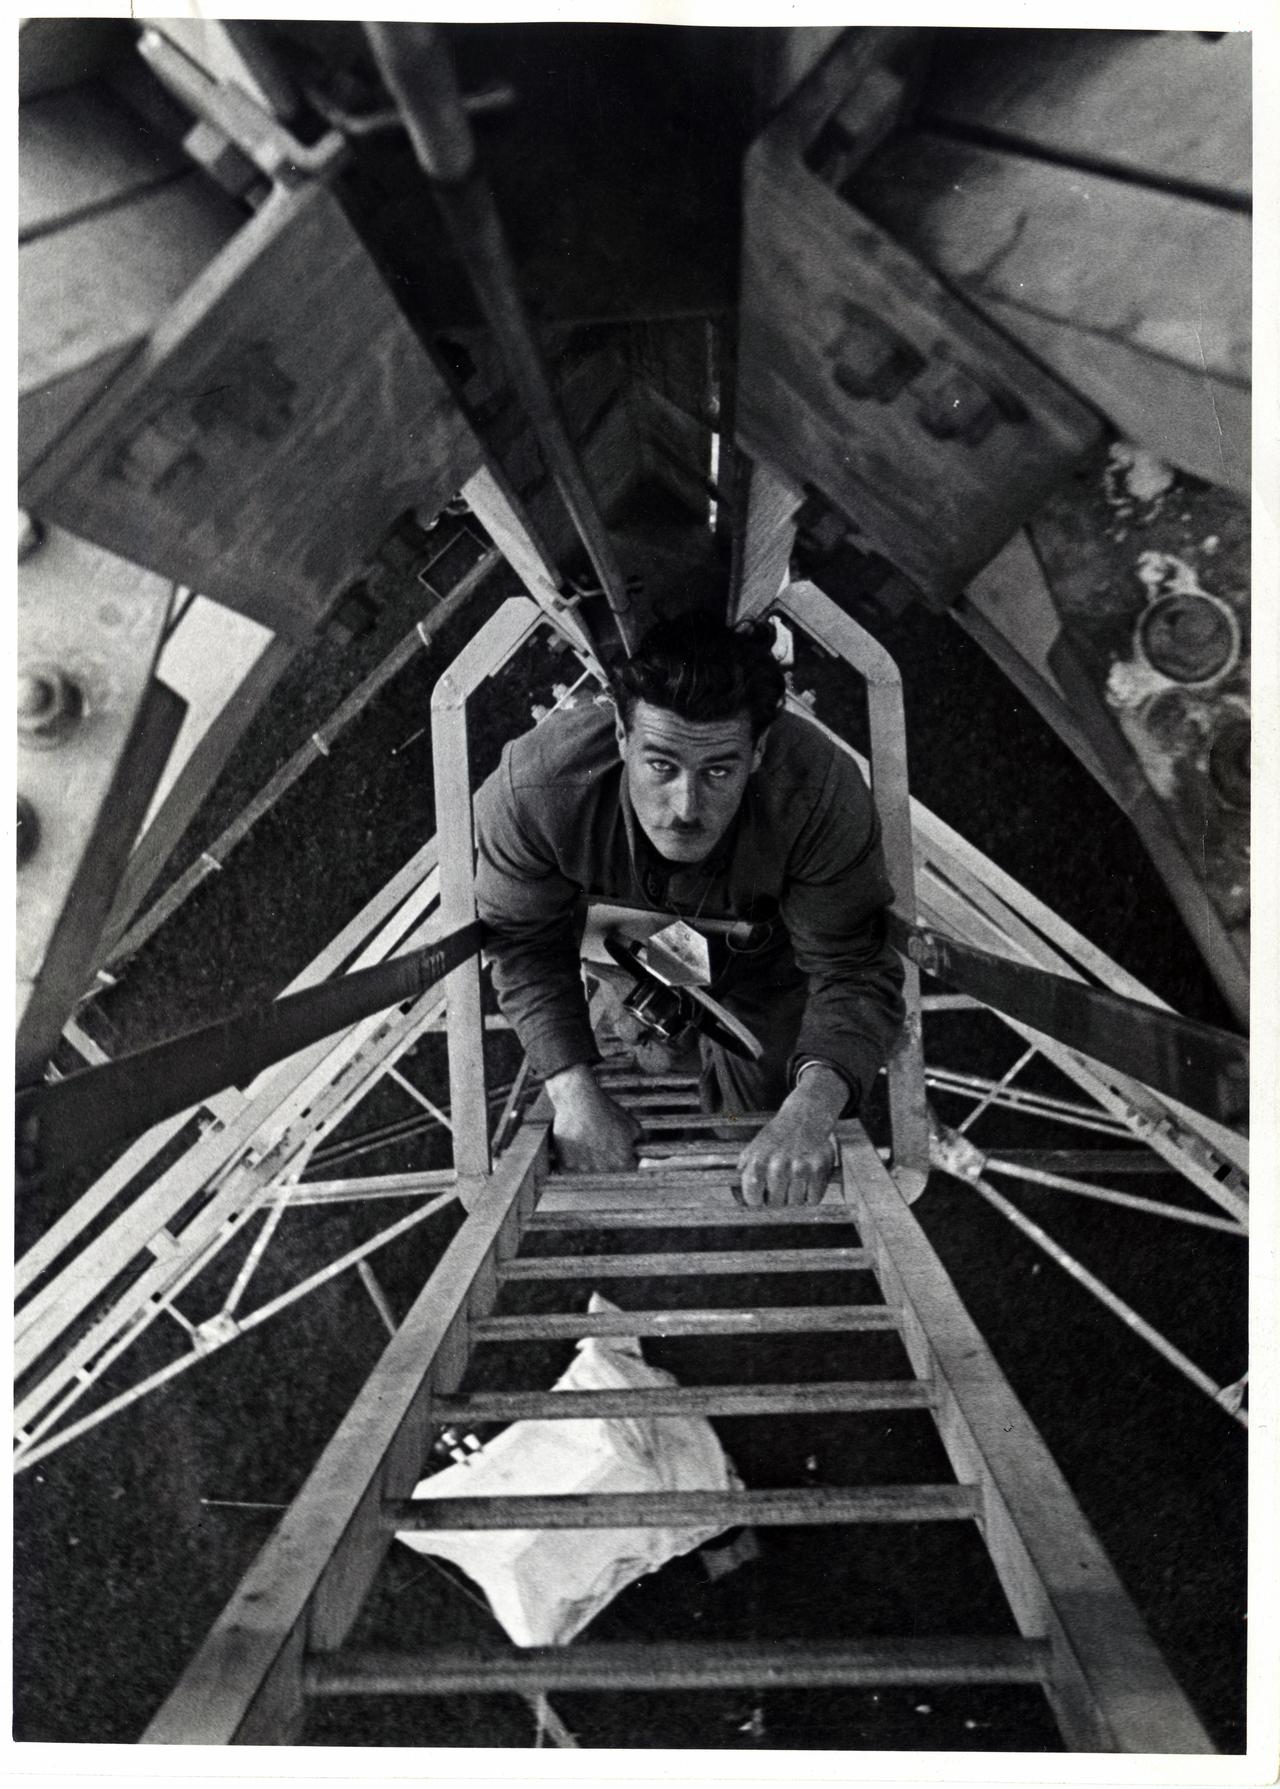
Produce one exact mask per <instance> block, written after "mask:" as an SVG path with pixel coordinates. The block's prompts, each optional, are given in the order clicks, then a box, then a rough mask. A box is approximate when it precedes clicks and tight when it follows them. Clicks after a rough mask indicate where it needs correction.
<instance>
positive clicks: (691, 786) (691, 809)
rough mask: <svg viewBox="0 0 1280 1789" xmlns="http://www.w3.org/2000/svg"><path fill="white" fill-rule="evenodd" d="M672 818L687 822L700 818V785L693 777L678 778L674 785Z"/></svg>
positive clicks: (672, 787)
mask: <svg viewBox="0 0 1280 1789" xmlns="http://www.w3.org/2000/svg"><path fill="white" fill-rule="evenodd" d="M671 817H672V819H673V820H683V821H686V822H687V821H691V820H696V819H697V818H698V785H697V782H696V780H695V779H694V778H693V777H691V776H682V777H677V778H676V780H675V782H674V783H673V784H672V786H671Z"/></svg>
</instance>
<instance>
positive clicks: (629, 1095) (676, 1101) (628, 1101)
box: [615, 1087, 702, 1112]
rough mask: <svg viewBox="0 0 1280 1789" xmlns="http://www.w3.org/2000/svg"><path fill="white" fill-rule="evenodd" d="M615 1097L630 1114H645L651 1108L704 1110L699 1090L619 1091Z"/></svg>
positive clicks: (673, 1088)
mask: <svg viewBox="0 0 1280 1789" xmlns="http://www.w3.org/2000/svg"><path fill="white" fill-rule="evenodd" d="M615 1097H616V1099H617V1102H618V1104H619V1105H620V1106H625V1107H626V1109H627V1111H629V1112H645V1111H648V1110H649V1109H650V1108H651V1107H652V1108H655V1109H657V1110H670V1109H672V1108H673V1107H674V1108H675V1109H676V1110H677V1111H679V1110H681V1109H689V1110H692V1111H694V1112H700V1111H701V1110H702V1101H701V1099H700V1098H699V1097H698V1090H697V1088H696V1087H695V1088H691V1089H689V1090H688V1091H686V1090H685V1089H684V1088H683V1087H645V1088H639V1087H637V1088H631V1089H619V1090H617V1092H616V1094H615Z"/></svg>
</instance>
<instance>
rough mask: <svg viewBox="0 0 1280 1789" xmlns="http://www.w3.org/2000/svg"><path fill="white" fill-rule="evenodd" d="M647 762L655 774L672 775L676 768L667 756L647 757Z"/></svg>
mask: <svg viewBox="0 0 1280 1789" xmlns="http://www.w3.org/2000/svg"><path fill="white" fill-rule="evenodd" d="M645 762H646V764H647V765H648V766H649V769H650V770H651V771H652V772H653V774H654V775H655V776H670V775H671V773H672V772H673V771H674V769H675V765H674V764H672V763H670V762H669V761H668V760H667V759H666V758H646V760H645Z"/></svg>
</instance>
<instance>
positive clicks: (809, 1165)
mask: <svg viewBox="0 0 1280 1789" xmlns="http://www.w3.org/2000/svg"><path fill="white" fill-rule="evenodd" d="M848 1098H849V1089H848V1087H847V1086H846V1085H845V1083H844V1081H843V1079H842V1078H841V1077H840V1076H839V1075H837V1074H836V1073H835V1071H834V1070H833V1069H828V1068H826V1067H825V1066H822V1065H820V1066H818V1067H816V1068H812V1069H809V1070H808V1071H807V1072H806V1073H805V1074H804V1075H803V1076H802V1077H801V1079H800V1080H799V1082H798V1083H797V1084H796V1086H795V1087H794V1088H793V1089H792V1090H791V1092H790V1093H789V1094H788V1095H787V1097H786V1099H785V1100H784V1101H783V1102H782V1105H781V1106H780V1107H779V1108H778V1111H777V1113H776V1114H775V1115H774V1117H772V1118H771V1119H770V1120H769V1122H768V1124H766V1125H765V1127H764V1129H763V1130H762V1131H761V1132H760V1133H759V1135H758V1136H756V1137H754V1138H753V1139H752V1140H751V1142H750V1143H748V1144H747V1147H746V1148H745V1149H744V1150H743V1151H742V1154H741V1155H740V1156H739V1157H738V1173H739V1174H740V1175H741V1177H742V1198H743V1202H744V1204H747V1205H816V1204H817V1203H818V1201H819V1200H820V1199H821V1198H822V1195H823V1193H824V1192H825V1191H826V1187H827V1180H828V1178H829V1176H830V1173H831V1167H832V1163H833V1161H834V1160H835V1150H834V1146H833V1142H832V1131H833V1130H834V1128H835V1124H836V1120H837V1119H838V1118H839V1116H840V1114H841V1112H842V1111H843V1110H844V1107H845V1104H846V1102H847V1100H848Z"/></svg>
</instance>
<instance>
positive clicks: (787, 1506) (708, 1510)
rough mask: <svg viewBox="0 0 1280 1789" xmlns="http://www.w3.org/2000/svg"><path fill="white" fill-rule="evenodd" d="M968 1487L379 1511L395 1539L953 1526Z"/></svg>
mask: <svg viewBox="0 0 1280 1789" xmlns="http://www.w3.org/2000/svg"><path fill="white" fill-rule="evenodd" d="M979 1506H980V1498H979V1493H978V1490H977V1487H976V1486H974V1485H850V1486H844V1485H799V1486H796V1487H793V1488H788V1489H785V1490H778V1491H581V1492H566V1493H563V1494H561V1495H559V1496H537V1495H529V1496H512V1497H402V1498H395V1499H388V1501H387V1502H386V1503H384V1504H383V1506H382V1524H383V1526H384V1528H390V1529H392V1530H394V1532H395V1533H397V1534H400V1533H406V1532H409V1533H417V1534H425V1533H434V1532H436V1531H437V1530H441V1529H449V1530H454V1529H469V1530H475V1529H493V1528H677V1527H686V1526H688V1527H690V1528H703V1527H707V1528H717V1527H719V1528H733V1527H736V1526H737V1525H738V1524H739V1523H749V1524H750V1525H751V1526H752V1527H755V1528H824V1527H827V1526H829V1525H835V1524H840V1525H842V1526H843V1525H846V1524H849V1523H854V1522H877V1523H879V1522H956V1521H967V1520H969V1519H970V1518H972V1517H974V1516H976V1515H977V1514H978V1510H979Z"/></svg>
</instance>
